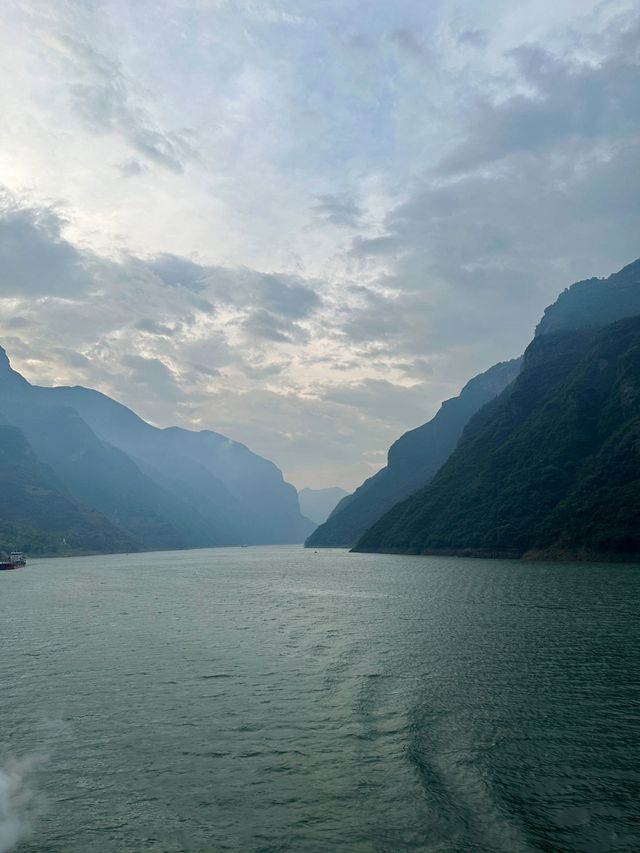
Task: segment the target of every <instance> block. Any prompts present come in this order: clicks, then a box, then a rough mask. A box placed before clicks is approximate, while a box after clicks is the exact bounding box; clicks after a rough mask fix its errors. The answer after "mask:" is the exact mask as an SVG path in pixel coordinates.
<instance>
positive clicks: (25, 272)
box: [0, 194, 92, 296]
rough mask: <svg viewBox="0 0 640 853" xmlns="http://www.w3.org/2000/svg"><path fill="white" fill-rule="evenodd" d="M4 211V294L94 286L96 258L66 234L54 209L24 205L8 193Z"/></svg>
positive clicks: (0, 240)
mask: <svg viewBox="0 0 640 853" xmlns="http://www.w3.org/2000/svg"><path fill="white" fill-rule="evenodd" d="M0 211H1V216H0V294H2V295H4V296H23V295H25V294H31V295H32V296H38V295H42V294H51V295H58V296H64V295H76V294H78V293H82V292H84V291H86V290H87V288H89V287H90V285H91V275H90V273H89V271H88V267H89V266H90V265H91V262H92V259H91V257H90V256H83V255H82V254H81V253H80V252H78V250H77V249H76V248H75V247H74V246H72V245H71V244H70V243H68V242H67V241H66V240H64V239H63V238H62V236H61V225H62V221H61V219H60V216H59V215H58V214H57V213H56V212H55V211H54V210H53V209H47V208H44V209H43V208H40V209H37V208H20V207H18V206H17V205H16V204H15V203H14V202H13V201H12V199H11V198H10V196H8V195H7V194H5V195H4V198H2V197H0Z"/></svg>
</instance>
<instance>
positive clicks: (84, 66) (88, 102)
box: [49, 34, 195, 176]
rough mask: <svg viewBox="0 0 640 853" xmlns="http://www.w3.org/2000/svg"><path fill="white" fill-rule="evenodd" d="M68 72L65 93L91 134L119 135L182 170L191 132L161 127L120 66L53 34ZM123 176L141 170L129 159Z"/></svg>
mask: <svg viewBox="0 0 640 853" xmlns="http://www.w3.org/2000/svg"><path fill="white" fill-rule="evenodd" d="M49 43H50V44H51V45H52V46H53V47H55V48H56V50H57V53H58V56H59V57H60V59H61V61H62V62H63V63H64V65H65V67H66V70H67V73H68V75H69V87H68V91H69V97H70V100H71V103H72V105H73V108H74V110H75V111H76V113H77V114H78V115H79V116H80V117H81V118H82V119H83V121H84V122H85V123H86V125H87V127H88V128H89V129H90V130H92V131H93V132H94V133H108V132H111V133H119V134H121V135H122V137H123V138H124V139H126V141H127V142H128V143H129V144H130V145H131V147H132V148H133V149H134V150H135V151H136V152H137V153H138V155H140V156H141V157H143V158H145V159H146V160H147V161H151V162H153V163H155V164H156V165H158V166H161V167H163V168H166V169H169V170H171V171H172V172H177V173H180V172H182V171H183V169H184V166H185V164H186V163H187V162H188V161H189V160H190V159H192V158H193V157H194V156H195V149H194V147H193V132H192V131H190V130H188V129H180V130H172V131H167V130H161V129H160V128H158V127H157V126H156V125H155V123H154V120H153V118H152V116H151V114H150V111H149V109H148V108H146V107H145V106H142V105H141V104H140V103H138V102H137V101H136V98H135V96H134V95H133V93H132V85H131V83H130V81H129V80H127V78H126V77H125V75H124V73H123V71H122V68H121V67H120V65H119V63H117V62H116V61H115V60H113V59H112V58H109V57H107V56H105V55H104V54H103V53H100V52H99V51H98V50H96V49H95V48H94V47H93V46H92V45H91V44H89V43H88V42H86V41H84V40H79V39H74V38H72V37H71V36H69V35H68V34H61V35H58V36H57V37H51V38H50V40H49ZM124 169H125V174H128V175H129V176H131V175H132V174H139V173H140V171H141V170H142V167H141V166H140V164H139V162H137V161H135V160H130V161H129V162H128V164H126V165H125V166H124Z"/></svg>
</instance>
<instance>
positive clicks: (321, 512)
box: [298, 486, 348, 524]
mask: <svg viewBox="0 0 640 853" xmlns="http://www.w3.org/2000/svg"><path fill="white" fill-rule="evenodd" d="M347 495H348V492H345V490H344V489H340V488H339V487H338V486H334V487H333V488H329V489H302V490H301V491H300V492H298V499H299V500H300V510H301V511H302V513H303V515H305V516H306V517H307V518H310V519H311V521H313V522H314V523H315V524H322V523H323V522H324V521H326V520H327V518H329V515H330V513H331V512H332V511H333V510H334V509H335V508H336V506H337V504H338V503H339V502H340V501H341V500H342V498H346V497H347Z"/></svg>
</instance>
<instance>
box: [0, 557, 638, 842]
mask: <svg viewBox="0 0 640 853" xmlns="http://www.w3.org/2000/svg"><path fill="white" fill-rule="evenodd" d="M639 616H640V567H638V566H635V565H598V564H579V563H526V562H517V561H493V560H473V559H458V558H453V557H447V558H443V557H402V556H381V555H380V556H378V555H367V554H349V553H347V552H346V551H340V550H326V551H319V552H317V553H316V552H313V551H310V550H307V551H305V550H303V549H302V548H298V547H287V548H228V549H211V550H196V551H186V552H164V553H147V554H134V555H113V556H100V557H86V558H84V557H83V558H74V559H56V560H53V559H52V560H45V559H41V560H32V561H30V563H29V565H28V566H27V568H25V569H22V570H19V571H15V572H4V573H1V574H0V643H1V645H0V648H1V650H2V653H1V655H0V691H1V692H0V851H7V850H10V849H14V847H15V849H17V850H19V851H21V853H22V852H23V851H24V853H36V851H37V853H48V851H51V852H52V853H53V851H56V853H93V851H96V853H98V852H99V853H111V852H112V851H113V853H115V852H116V851H117V852H118V853H121V851H135V852H136V853H137V851H157V853H177V851H184V853H205V851H206V853H211V851H215V853H218V851H261V853H276V851H278V853H284V851H311V853H315V851H318V853H320V851H332V853H333V852H335V853H340V851H349V852H350V851H362V853H365V851H371V853H374V851H376V853H377V851H390V853H394V852H395V851H490V853H496V851H505V853H518V851H594V853H601V851H637V850H639V849H640V621H639ZM16 845H17V847H16Z"/></svg>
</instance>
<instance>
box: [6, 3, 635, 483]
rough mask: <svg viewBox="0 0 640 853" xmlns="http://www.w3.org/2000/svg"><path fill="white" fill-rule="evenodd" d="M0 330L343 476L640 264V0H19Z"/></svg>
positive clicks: (14, 6)
mask: <svg viewBox="0 0 640 853" xmlns="http://www.w3.org/2000/svg"><path fill="white" fill-rule="evenodd" d="M0 80H1V81H2V82H1V83H0V115H1V116H2V118H1V119H0V343H1V344H2V345H3V346H4V347H5V349H6V350H7V352H8V354H9V356H10V358H11V360H12V363H13V365H14V367H15V368H16V369H18V370H19V371H20V372H22V373H23V374H24V375H25V376H26V377H27V378H28V379H29V380H30V381H32V382H36V383H39V384H44V385H52V384H82V385H87V386H90V387H95V388H98V389H100V390H102V391H104V392H105V393H107V394H109V395H110V396H113V397H115V398H116V399H118V400H120V401H122V402H123V403H125V404H127V405H129V406H131V407H132V408H133V409H134V410H135V411H137V412H138V413H139V414H140V415H142V416H143V417H144V418H146V419H147V420H149V421H151V422H152V423H155V424H157V425H159V426H168V425H172V424H178V425H181V426H186V427H191V428H195V429H204V428H209V429H214V430H216V431H218V432H221V433H224V434H225V435H228V436H229V437H231V438H233V439H235V440H238V441H242V442H244V443H246V444H247V445H248V446H249V447H250V448H251V449H252V450H254V451H256V452H257V453H260V454H262V455H264V456H266V457H268V458H270V459H272V460H273V461H274V462H275V463H276V464H277V465H279V466H280V467H281V468H282V469H283V471H284V473H285V476H286V478H287V479H288V480H289V481H290V482H292V483H294V485H296V486H297V487H298V488H302V487H327V486H336V485H337V486H342V487H344V488H347V489H352V488H354V487H355V486H357V485H358V484H359V483H360V482H361V481H362V480H363V479H364V478H365V477H367V476H370V475H371V474H372V473H374V472H375V470H377V469H378V468H379V467H380V466H381V465H382V464H384V462H385V459H386V451H387V448H388V447H389V445H390V444H391V443H392V442H393V441H394V440H395V439H396V438H397V437H398V436H399V435H401V434H402V433H403V432H404V431H406V430H407V429H410V428H413V427H415V426H418V425H419V424H421V423H423V422H425V421H426V420H428V419H429V418H430V417H431V416H432V415H433V414H434V413H435V411H436V410H437V408H438V405H439V403H440V402H441V401H442V400H443V399H446V398H448V397H451V396H454V395H456V394H457V393H458V392H459V391H460V389H461V387H462V386H463V385H464V383H465V382H466V381H467V380H468V379H470V378H471V377H472V376H474V375H475V374H477V373H479V372H481V371H483V370H485V369H487V368H488V367H490V366H491V365H492V364H494V363H496V362H497V361H501V360H505V359H508V358H513V357H516V356H518V355H519V354H520V353H521V352H522V351H523V350H524V348H525V347H526V345H527V343H528V341H529V340H530V339H531V336H532V334H533V330H534V328H535V325H536V323H537V321H538V320H539V318H540V316H541V314H542V311H543V310H544V308H545V306H546V305H548V304H550V303H551V302H553V301H554V299H555V297H556V295H557V294H558V293H559V292H560V291H561V290H562V289H564V288H565V287H567V286H569V285H570V284H571V283H572V282H574V281H576V280H579V279H583V278H590V277H591V276H605V275H608V274H610V273H611V272H614V271H615V270H617V269H619V268H620V267H622V266H624V265H625V264H627V263H629V262H631V261H632V260H634V259H635V258H637V257H638V256H640V8H639V7H638V4H637V2H636V0H633V2H625V0H604V2H594V1H592V0H553V2H552V1H551V0H529V2H522V0H486V2H483V3H478V2H477V0H429V2H427V0H394V2H387V0H375V2H374V0H322V2H318V0H286V1H285V0H136V2H135V3H132V2H130V0H102V2H100V0H5V1H4V2H3V3H2V4H1V8H0Z"/></svg>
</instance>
